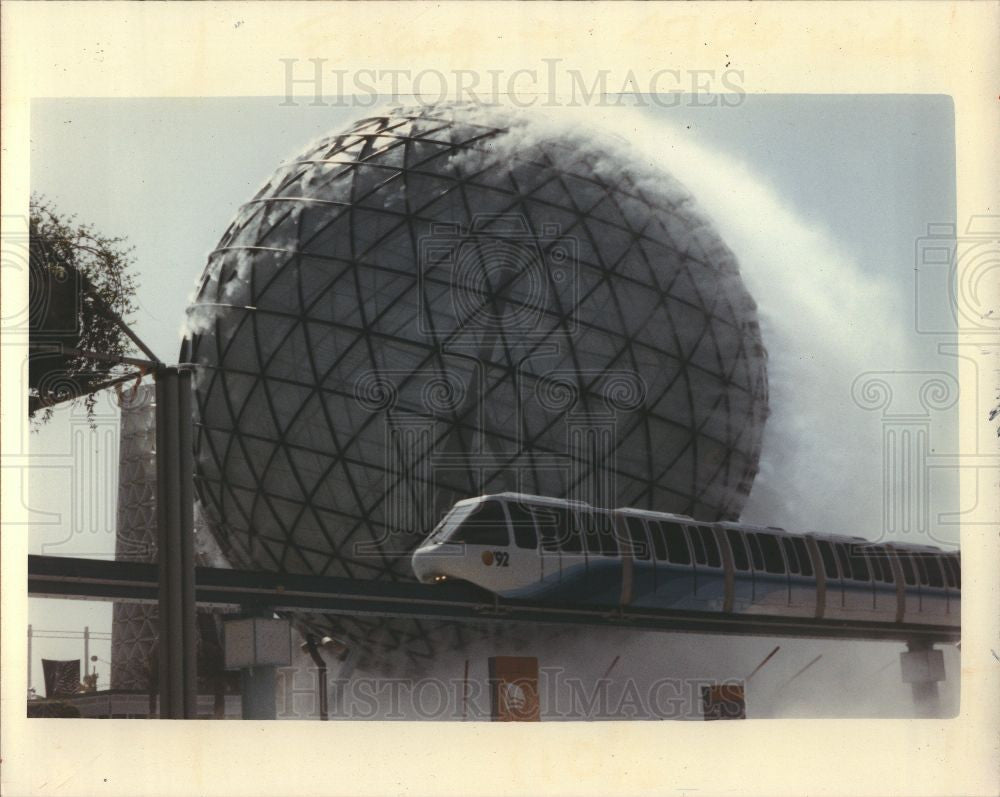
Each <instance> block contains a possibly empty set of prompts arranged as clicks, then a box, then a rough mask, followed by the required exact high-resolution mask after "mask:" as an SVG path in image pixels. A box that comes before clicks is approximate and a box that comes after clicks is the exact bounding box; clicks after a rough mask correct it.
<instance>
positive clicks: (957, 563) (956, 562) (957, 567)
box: [945, 556, 962, 589]
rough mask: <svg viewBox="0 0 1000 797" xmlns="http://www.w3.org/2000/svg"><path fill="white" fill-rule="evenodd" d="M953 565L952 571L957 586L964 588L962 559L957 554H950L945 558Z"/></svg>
mask: <svg viewBox="0 0 1000 797" xmlns="http://www.w3.org/2000/svg"><path fill="white" fill-rule="evenodd" d="M945 561H947V562H948V564H949V565H951V570H952V573H953V574H954V576H955V586H956V587H958V589H961V588H962V561H961V560H960V559H959V558H958V557H957V556H949V557H947V558H946V559H945Z"/></svg>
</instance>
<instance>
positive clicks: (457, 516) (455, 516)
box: [430, 504, 479, 542]
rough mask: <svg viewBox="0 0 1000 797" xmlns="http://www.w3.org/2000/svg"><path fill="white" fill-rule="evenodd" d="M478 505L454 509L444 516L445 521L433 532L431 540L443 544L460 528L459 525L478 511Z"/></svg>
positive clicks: (467, 505)
mask: <svg viewBox="0 0 1000 797" xmlns="http://www.w3.org/2000/svg"><path fill="white" fill-rule="evenodd" d="M478 507H479V505H478V504H465V505H463V506H456V507H453V508H452V510H451V511H450V512H449V513H448V514H447V515H445V516H444V519H443V520H442V521H441V522H440V523H438V525H437V528H436V529H434V531H433V532H431V537H430V538H431V539H432V540H434V541H435V542H443V541H444V540H446V539H447V538H448V537H449V536H451V533H452V532H453V531H455V529H457V528H458V526H459V524H460V523H461V522H462V521H463V520H465V519H466V518H467V517H468V516H469V515H470V514H471V513H472V512H473V511H474V510H475V509H478Z"/></svg>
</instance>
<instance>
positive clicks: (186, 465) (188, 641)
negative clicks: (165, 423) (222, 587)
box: [177, 369, 198, 719]
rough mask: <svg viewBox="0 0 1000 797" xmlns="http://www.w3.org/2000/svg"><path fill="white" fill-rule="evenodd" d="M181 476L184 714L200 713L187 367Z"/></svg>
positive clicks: (181, 386) (180, 382) (180, 405)
mask: <svg viewBox="0 0 1000 797" xmlns="http://www.w3.org/2000/svg"><path fill="white" fill-rule="evenodd" d="M177 390H178V396H177V413H178V419H177V423H178V433H177V441H178V452H177V456H178V476H179V479H180V484H179V488H180V489H179V495H178V500H179V502H180V503H179V507H178V509H179V511H180V526H179V529H178V532H179V534H180V540H179V543H180V546H179V547H180V552H181V572H180V579H179V582H178V587H179V589H180V608H181V625H182V628H183V643H182V649H183V653H184V656H183V664H184V716H185V717H186V718H188V719H194V718H195V717H197V716H198V626H197V612H196V610H195V600H194V593H195V589H194V588H195V584H194V565H195V562H194V454H193V452H194V441H193V430H192V420H193V419H192V412H191V371H190V370H187V369H184V370H182V371H180V372H179V373H178V378H177Z"/></svg>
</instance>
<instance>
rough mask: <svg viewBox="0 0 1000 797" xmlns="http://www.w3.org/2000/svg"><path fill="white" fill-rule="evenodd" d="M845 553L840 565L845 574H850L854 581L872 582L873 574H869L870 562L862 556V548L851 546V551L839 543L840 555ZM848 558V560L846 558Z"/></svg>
mask: <svg viewBox="0 0 1000 797" xmlns="http://www.w3.org/2000/svg"><path fill="white" fill-rule="evenodd" d="M841 551H843V555H842V556H841V558H840V564H841V566H842V567H843V570H844V572H845V573H850V575H851V578H852V579H853V580H854V581H871V578H872V577H871V573H869V572H868V562H866V561H865V557H864V555H863V554H862V549H861V547H860V546H857V545H851V547H850V549H848V547H847V546H846V545H844V544H843V543H837V553H838V555H839V554H840V553H841ZM845 557H846V558H845Z"/></svg>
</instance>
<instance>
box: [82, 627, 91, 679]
mask: <svg viewBox="0 0 1000 797" xmlns="http://www.w3.org/2000/svg"><path fill="white" fill-rule="evenodd" d="M88 675H90V626H89V625H85V626H84V627H83V677H84V678H86V677H87V676H88ZM85 683H86V682H85Z"/></svg>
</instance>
